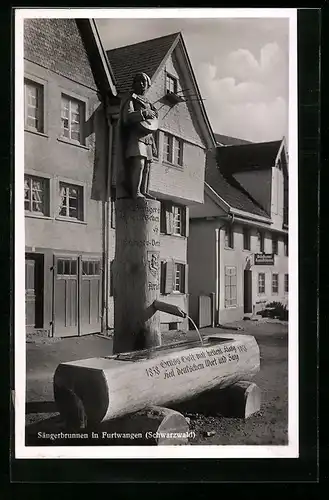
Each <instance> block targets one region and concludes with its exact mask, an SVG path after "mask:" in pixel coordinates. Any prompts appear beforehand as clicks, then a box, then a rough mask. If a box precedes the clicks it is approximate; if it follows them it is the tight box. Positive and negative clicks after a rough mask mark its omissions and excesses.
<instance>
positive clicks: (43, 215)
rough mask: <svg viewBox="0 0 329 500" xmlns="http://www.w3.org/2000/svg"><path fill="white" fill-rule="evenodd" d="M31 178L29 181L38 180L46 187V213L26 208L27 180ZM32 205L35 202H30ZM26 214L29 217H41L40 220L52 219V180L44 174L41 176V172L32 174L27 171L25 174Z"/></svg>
mask: <svg viewBox="0 0 329 500" xmlns="http://www.w3.org/2000/svg"><path fill="white" fill-rule="evenodd" d="M26 178H29V180H32V179H37V180H41V181H42V183H43V184H44V186H45V191H44V205H45V210H44V212H37V211H33V210H27V209H26V208H25V179H26ZM29 201H30V202H31V203H33V200H32V199H30V200H29ZM24 212H25V215H26V216H28V217H40V218H48V219H49V218H51V216H50V214H51V178H50V177H48V176H45V175H43V174H41V175H40V173H39V172H33V173H32V172H30V171H26V172H24Z"/></svg>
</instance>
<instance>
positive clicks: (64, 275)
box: [53, 255, 102, 337]
mask: <svg viewBox="0 0 329 500" xmlns="http://www.w3.org/2000/svg"><path fill="white" fill-rule="evenodd" d="M53 269H54V290H53V334H54V336H56V337H67V336H75V335H86V334H89V333H97V332H100V331H101V303H102V300H101V260H100V258H97V257H96V258H93V257H84V256H64V255H56V256H54V266H53Z"/></svg>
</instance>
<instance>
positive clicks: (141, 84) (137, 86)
mask: <svg viewBox="0 0 329 500" xmlns="http://www.w3.org/2000/svg"><path fill="white" fill-rule="evenodd" d="M150 86H151V79H150V77H149V76H148V75H147V74H146V73H137V74H136V75H135V77H134V80H133V90H134V92H136V94H139V95H143V94H145V92H146V91H147V89H148V88H149V87H150Z"/></svg>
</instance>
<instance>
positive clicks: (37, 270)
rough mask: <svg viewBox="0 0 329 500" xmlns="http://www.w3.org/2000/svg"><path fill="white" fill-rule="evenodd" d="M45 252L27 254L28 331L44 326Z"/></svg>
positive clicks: (26, 322) (26, 296)
mask: <svg viewBox="0 0 329 500" xmlns="http://www.w3.org/2000/svg"><path fill="white" fill-rule="evenodd" d="M43 262H44V259H43V254H34V253H26V254H25V325H26V329H27V331H33V330H36V329H38V328H43V282H44V272H43V270H44V265H43Z"/></svg>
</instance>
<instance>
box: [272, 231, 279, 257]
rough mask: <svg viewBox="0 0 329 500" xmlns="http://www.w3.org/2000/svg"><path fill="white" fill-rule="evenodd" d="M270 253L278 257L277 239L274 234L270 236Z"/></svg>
mask: <svg viewBox="0 0 329 500" xmlns="http://www.w3.org/2000/svg"><path fill="white" fill-rule="evenodd" d="M272 253H274V255H278V237H277V235H276V234H272Z"/></svg>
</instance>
